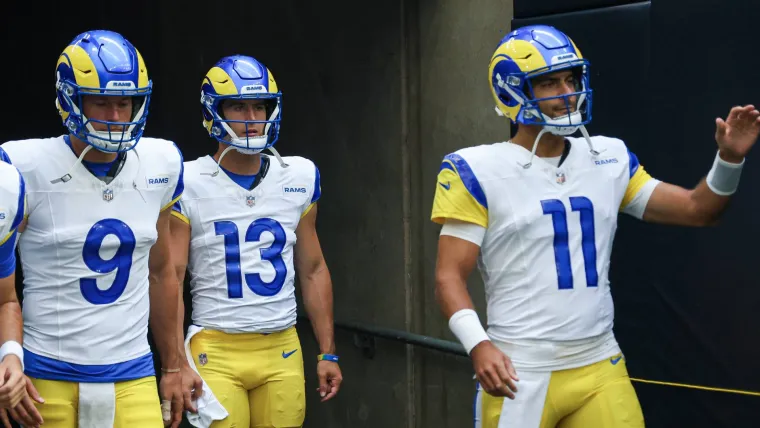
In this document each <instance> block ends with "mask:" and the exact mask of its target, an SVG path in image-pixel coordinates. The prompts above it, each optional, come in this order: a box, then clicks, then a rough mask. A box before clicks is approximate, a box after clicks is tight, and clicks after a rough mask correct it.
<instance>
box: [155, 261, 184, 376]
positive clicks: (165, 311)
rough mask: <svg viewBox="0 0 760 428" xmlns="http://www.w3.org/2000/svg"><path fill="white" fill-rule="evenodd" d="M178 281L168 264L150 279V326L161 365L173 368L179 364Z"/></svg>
mask: <svg viewBox="0 0 760 428" xmlns="http://www.w3.org/2000/svg"><path fill="white" fill-rule="evenodd" d="M178 311H179V283H178V282H177V277H176V275H175V273H174V271H173V269H172V267H171V266H170V265H168V264H167V268H165V269H162V271H161V272H159V273H158V274H156V275H151V281H150V327H151V331H152V332H153V337H154V338H155V340H156V347H157V348H158V353H159V356H160V357H161V367H163V368H165V369H175V368H178V367H179V364H180V352H179V346H178V343H179V341H180V339H179V337H178V336H177V334H178V333H179V328H178V326H177V323H178V321H179V313H178Z"/></svg>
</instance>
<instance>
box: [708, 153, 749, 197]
mask: <svg viewBox="0 0 760 428" xmlns="http://www.w3.org/2000/svg"><path fill="white" fill-rule="evenodd" d="M742 167H744V159H742V162H741V163H731V162H726V161H724V160H723V159H721V158H720V152H718V154H717V155H715V161H714V162H713V166H712V169H710V172H709V173H707V179H706V181H707V187H709V188H710V190H712V191H713V192H714V193H715V194H718V195H721V196H729V195H732V194H734V192H736V189H737V188H738V187H739V178H740V177H741V175H742Z"/></svg>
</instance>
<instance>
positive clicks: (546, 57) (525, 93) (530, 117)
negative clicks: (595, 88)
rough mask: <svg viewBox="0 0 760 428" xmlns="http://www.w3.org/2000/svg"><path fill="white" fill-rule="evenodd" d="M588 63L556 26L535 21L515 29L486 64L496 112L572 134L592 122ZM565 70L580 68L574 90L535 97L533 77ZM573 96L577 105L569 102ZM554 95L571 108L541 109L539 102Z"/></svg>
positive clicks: (576, 70)
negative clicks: (562, 111) (563, 111)
mask: <svg viewBox="0 0 760 428" xmlns="http://www.w3.org/2000/svg"><path fill="white" fill-rule="evenodd" d="M589 66H590V64H589V62H588V61H587V60H586V59H584V58H583V56H582V55H581V52H580V50H578V47H577V46H575V43H573V41H572V40H571V39H570V38H569V37H568V36H567V35H565V34H564V33H563V32H561V31H559V30H557V29H556V28H554V27H551V26H548V25H531V26H527V27H522V28H519V29H517V30H514V31H512V32H510V33H509V34H507V35H506V36H505V37H504V38H503V39H502V40H501V41H500V42H499V45H498V47H497V48H496V50H495V51H494V53H493V56H492V57H491V64H490V66H489V68H488V75H489V76H488V78H489V80H490V84H491V93H492V95H493V97H494V100H495V101H496V111H497V113H499V114H500V115H502V116H506V117H508V118H509V119H510V120H512V121H513V122H514V123H522V124H526V125H542V126H544V128H545V129H546V130H547V131H548V132H551V133H553V134H557V135H570V134H572V133H574V132H575V131H576V130H577V129H578V128H579V127H582V126H583V125H585V124H587V123H589V122H591V101H592V97H591V95H592V91H591V86H590V82H589ZM567 69H570V70H572V71H574V72H575V73H576V82H577V88H576V92H573V93H570V94H564V95H560V96H557V97H549V98H542V99H536V98H535V96H534V95H533V86H532V83H531V80H532V79H534V78H536V77H538V76H541V75H544V74H548V73H553V72H556V71H559V70H567ZM571 97H577V104H576V106H571V105H570V98H571ZM556 98H562V99H564V101H565V103H566V105H567V111H568V112H571V113H569V114H567V115H564V116H561V117H556V118H552V117H549V116H547V115H545V114H543V113H542V112H541V110H540V109H539V106H538V103H539V102H540V101H544V100H549V99H556ZM571 107H574V108H571Z"/></svg>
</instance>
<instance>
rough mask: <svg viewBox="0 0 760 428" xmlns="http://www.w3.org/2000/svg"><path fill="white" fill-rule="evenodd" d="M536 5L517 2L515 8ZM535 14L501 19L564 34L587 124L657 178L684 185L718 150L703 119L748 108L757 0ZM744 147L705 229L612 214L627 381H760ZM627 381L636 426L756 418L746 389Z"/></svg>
mask: <svg viewBox="0 0 760 428" xmlns="http://www.w3.org/2000/svg"><path fill="white" fill-rule="evenodd" d="M520 3H522V5H521V4H520ZM535 3H536V2H527V1H523V0H517V1H516V4H515V11H516V16H517V11H518V10H520V9H530V8H532V7H534V6H533V5H535ZM578 3H583V2H578ZM609 3H613V2H609ZM619 3H628V2H623V1H621V2H619ZM571 8H573V2H564V3H563V6H562V9H561V10H567V9H571ZM575 9H576V10H577V9H582V8H575ZM561 10H556V11H561ZM542 12H543V13H544V15H541V16H535V15H533V16H532V17H531V18H526V19H515V21H514V22H513V27H514V28H517V27H519V26H522V25H527V24H532V23H544V24H550V25H555V26H557V27H558V28H560V29H562V30H563V31H565V32H567V33H568V34H569V35H570V36H571V37H572V38H573V39H574V41H575V42H576V44H577V45H578V47H579V48H580V49H581V51H582V52H583V54H584V56H585V57H586V58H588V59H589V60H590V61H591V63H592V70H593V73H592V76H593V77H592V87H593V89H594V122H593V123H592V124H591V126H589V131H590V132H591V133H592V135H593V134H602V135H610V136H614V137H618V138H621V139H623V140H624V141H626V143H627V145H628V146H629V148H630V149H631V151H633V152H634V153H636V155H637V156H638V157H639V160H640V161H641V163H642V165H644V167H645V168H646V169H647V171H648V172H649V173H650V174H652V175H653V176H654V177H656V178H658V179H660V180H664V181H667V182H671V183H674V184H678V185H681V186H684V187H687V188H692V187H693V186H694V185H695V184H696V183H697V182H698V180H700V179H701V178H702V177H704V176H705V175H706V174H707V171H708V170H709V168H710V166H711V165H712V161H713V158H714V156H715V153H716V150H717V146H716V143H715V142H714V132H715V118H716V117H719V116H720V117H723V118H725V117H726V115H727V114H728V112H729V110H730V109H731V107H732V106H734V105H738V104H742V105H744V104H750V103H754V104H755V105H760V88H759V87H758V85H757V73H756V71H755V70H756V69H757V67H758V66H759V65H760V61H759V60H758V59H757V56H756V55H753V54H750V52H753V51H754V39H753V31H752V28H753V25H754V20H755V18H756V17H757V16H758V15H759V14H760V4H759V3H757V2H744V1H738V0H737V1H717V0H699V1H693V2H689V6H688V8H687V9H684V3H683V2H679V1H677V0H658V1H656V2H651V5H650V4H649V2H642V3H636V4H629V5H621V6H616V7H607V8H595V9H590V10H585V11H581V12H574V13H567V14H548V12H549V11H547V10H542ZM757 150H758V149H757V148H755V149H754V151H753V152H752V153H751V154H750V155H749V157H748V160H747V166H746V168H745V170H744V173H743V176H742V183H741V186H740V190H739V192H738V193H737V194H736V195H735V196H734V197H733V200H732V202H731V205H730V207H729V209H728V210H727V212H726V213H725V215H724V217H723V221H722V223H721V224H720V225H719V226H717V227H715V228H710V229H707V230H697V229H690V228H676V227H667V226H659V225H648V224H643V223H641V222H639V221H637V220H635V219H632V218H630V217H627V216H621V220H620V227H619V229H618V230H619V232H618V235H617V237H616V241H615V249H614V251H613V256H612V269H611V281H612V292H613V296H614V299H615V305H616V318H615V320H616V322H615V332H616V335H617V337H618V340H619V341H620V343H621V347H622V348H623V351H624V352H625V355H626V358H627V361H628V367H629V370H630V374H631V377H634V378H643V379H646V380H655V381H665V382H676V383H684V384H693V385H699V386H706V387H715V388H727V389H737V390H746V391H760V373H759V372H758V370H757V369H756V368H755V363H754V361H756V360H757V358H758V355H760V346H758V342H757V341H756V340H754V338H756V337H757V336H758V333H759V330H760V327H759V325H758V323H757V322H756V321H755V317H754V313H755V312H756V308H757V307H758V300H760V292H758V290H757V287H756V285H757V280H756V276H755V275H754V263H755V262H754V259H755V257H756V252H755V251H753V248H754V243H755V242H756V241H757V239H758V237H759V236H760V235H759V234H758V232H759V231H758V228H757V225H756V223H757V222H756V221H755V219H754V217H753V214H752V213H753V212H755V211H756V210H757V201H756V198H755V196H754V194H753V190H752V187H753V186H754V185H756V184H757V183H758V182H760V172H758V170H757V168H753V167H752V165H753V164H752V159H753V158H755V157H757V156H758V154H757ZM634 385H635V386H636V390H637V392H638V395H639V398H640V401H641V404H642V408H643V411H644V416H645V418H646V421H647V426H648V427H753V426H757V425H758V422H757V412H756V411H755V410H754V409H755V408H756V406H757V402H758V401H757V400H758V398H757V397H752V396H748V395H741V394H736V393H726V392H714V391H701V390H695V389H686V388H681V387H673V386H662V385H653V384H645V383H639V382H637V383H634Z"/></svg>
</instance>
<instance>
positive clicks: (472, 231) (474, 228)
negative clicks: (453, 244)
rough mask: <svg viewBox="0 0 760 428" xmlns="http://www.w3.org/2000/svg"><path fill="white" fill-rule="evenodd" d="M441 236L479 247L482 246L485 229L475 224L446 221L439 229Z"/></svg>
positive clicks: (452, 220)
mask: <svg viewBox="0 0 760 428" xmlns="http://www.w3.org/2000/svg"><path fill="white" fill-rule="evenodd" d="M441 235H448V236H453V237H455V238H459V239H464V240H465V241H470V242H472V243H473V244H475V245H477V246H479V247H480V246H481V245H482V244H483V238H485V236H486V228H485V227H483V226H481V225H479V224H475V223H469V222H466V221H461V220H454V219H446V223H444V225H443V227H442V228H441Z"/></svg>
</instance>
